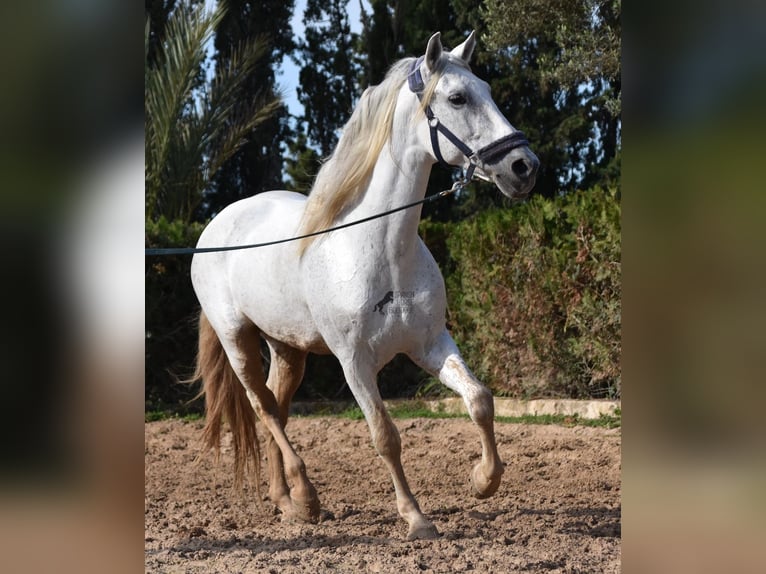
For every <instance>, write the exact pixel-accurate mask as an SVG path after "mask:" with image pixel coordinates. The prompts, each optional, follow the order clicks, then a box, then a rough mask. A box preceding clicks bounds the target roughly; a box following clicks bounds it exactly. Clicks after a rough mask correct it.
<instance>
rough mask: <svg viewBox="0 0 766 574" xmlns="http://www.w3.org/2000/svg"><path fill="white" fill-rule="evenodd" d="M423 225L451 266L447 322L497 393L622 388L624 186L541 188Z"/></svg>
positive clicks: (602, 393) (575, 393) (596, 392)
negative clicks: (517, 199) (506, 204)
mask: <svg viewBox="0 0 766 574" xmlns="http://www.w3.org/2000/svg"><path fill="white" fill-rule="evenodd" d="M422 231H423V236H424V239H425V241H426V242H428V243H433V252H434V253H435V254H436V255H437V258H440V259H441V261H440V264H441V265H442V269H443V270H444V271H445V278H446V281H447V291H448V297H449V309H450V312H449V317H448V323H449V327H450V330H451V331H452V334H453V336H454V337H455V339H456V341H457V343H458V345H459V347H460V348H461V351H462V352H463V355H464V357H465V359H466V362H467V363H468V364H469V365H470V366H471V368H472V369H473V370H474V372H475V373H476V375H477V376H479V378H481V379H482V380H483V381H484V382H485V383H486V384H487V385H489V386H490V387H491V388H492V390H493V391H494V392H495V393H496V394H500V395H506V396H515V397H522V398H531V397H544V396H555V397H571V398H584V397H595V398H607V397H609V398H612V397H619V396H620V352H621V341H620V324H621V321H620V312H621V310H620V281H621V277H620V275H621V265H620V203H619V192H617V191H616V190H602V189H598V188H597V189H593V190H589V191H580V192H575V193H570V194H567V195H564V196H561V197H558V198H556V199H553V200H549V199H545V198H542V197H539V196H536V197H534V198H532V199H531V200H530V201H528V202H526V203H524V204H520V205H517V206H515V207H512V208H509V209H504V210H500V209H495V210H490V211H486V212H483V213H481V214H479V215H478V216H476V217H474V218H473V219H470V220H467V221H463V222H461V223H459V224H456V225H455V224H453V225H449V224H434V223H430V222H423V225H422Z"/></svg>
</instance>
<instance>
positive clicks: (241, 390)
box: [194, 312, 261, 499]
mask: <svg viewBox="0 0 766 574" xmlns="http://www.w3.org/2000/svg"><path fill="white" fill-rule="evenodd" d="M199 379H202V390H201V391H200V396H204V397H205V411H206V416H205V428H204V430H203V431H202V442H203V446H204V449H205V451H206V452H210V451H211V450H212V451H213V452H214V453H215V457H216V459H218V458H219V457H220V453H221V431H222V425H223V421H224V420H226V422H228V423H229V428H230V429H231V434H232V445H233V447H234V485H235V488H237V489H240V488H241V487H242V483H243V481H244V479H245V477H251V476H254V478H255V486H256V492H258V498H259V499H260V480H259V478H260V473H261V451H260V447H259V445H258V433H257V430H256V420H257V417H256V415H255V411H254V410H253V407H252V405H251V404H250V401H249V400H248V398H247V394H246V392H245V387H244V386H243V385H242V383H240V381H239V379H238V378H237V375H236V374H235V373H234V370H233V369H232V368H231V365H230V364H229V359H228V358H227V357H226V353H225V352H224V350H223V346H222V345H221V341H220V340H219V339H218V335H217V334H216V332H215V331H214V330H213V327H212V326H211V325H210V322H209V321H208V319H207V317H206V316H205V314H204V313H203V312H200V316H199V350H198V352H197V368H196V370H195V372H194V380H199Z"/></svg>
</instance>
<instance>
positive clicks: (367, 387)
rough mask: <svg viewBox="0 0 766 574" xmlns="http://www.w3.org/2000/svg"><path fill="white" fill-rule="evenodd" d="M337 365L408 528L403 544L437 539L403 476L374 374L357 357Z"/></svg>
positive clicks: (393, 431) (397, 440)
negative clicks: (390, 482)
mask: <svg viewBox="0 0 766 574" xmlns="http://www.w3.org/2000/svg"><path fill="white" fill-rule="evenodd" d="M341 364H342V366H343V371H344V373H345V375H346V380H347V382H348V386H349V388H350V389H351V392H352V393H353V394H354V398H355V399H356V401H357V403H358V404H359V407H360V408H361V409H362V412H363V413H364V417H365V419H366V420H367V425H368V426H369V428H370V434H371V435H372V443H373V445H374V446H375V450H377V451H378V454H379V455H380V457H381V458H382V459H383V461H384V462H385V463H386V466H387V467H388V470H389V471H390V472H391V478H392V480H393V483H394V491H395V492H396V507H397V510H398V511H399V515H400V516H401V517H402V518H404V520H406V521H407V524H408V526H409V530H408V532H407V540H416V539H429V538H437V537H438V536H439V532H438V530H436V527H435V526H434V525H433V524H432V523H431V522H430V521H429V520H428V519H427V518H426V517H425V516H424V515H423V513H422V512H421V510H420V506H419V505H418V503H417V501H416V500H415V497H414V496H413V494H412V491H411V490H410V487H409V485H408V484H407V479H406V478H405V476H404V469H403V467H402V460H401V453H402V444H401V439H400V437H399V431H398V430H397V428H396V425H395V424H394V422H393V421H392V420H391V417H390V416H389V414H388V412H387V411H386V408H385V406H384V405H383V399H382V398H381V396H380V392H379V391H378V385H377V373H376V370H375V369H373V368H372V367H371V366H370V364H368V363H366V362H364V361H360V360H359V358H358V357H357V358H356V359H353V360H349V361H343V360H341Z"/></svg>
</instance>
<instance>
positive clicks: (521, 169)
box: [511, 159, 529, 178]
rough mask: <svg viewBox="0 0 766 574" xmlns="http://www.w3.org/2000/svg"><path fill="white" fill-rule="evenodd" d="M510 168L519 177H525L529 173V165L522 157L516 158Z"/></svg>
mask: <svg viewBox="0 0 766 574" xmlns="http://www.w3.org/2000/svg"><path fill="white" fill-rule="evenodd" d="M511 169H513V173H515V174H516V175H517V176H518V177H520V178H526V177H527V176H528V175H529V166H528V165H527V162H526V161H524V160H523V159H517V160H516V161H514V162H513V163H512V164H511Z"/></svg>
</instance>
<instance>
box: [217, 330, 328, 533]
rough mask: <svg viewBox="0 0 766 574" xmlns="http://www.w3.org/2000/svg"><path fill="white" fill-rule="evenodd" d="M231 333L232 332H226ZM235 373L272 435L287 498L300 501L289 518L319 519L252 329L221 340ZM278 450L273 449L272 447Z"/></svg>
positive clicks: (312, 491)
mask: <svg viewBox="0 0 766 574" xmlns="http://www.w3.org/2000/svg"><path fill="white" fill-rule="evenodd" d="M229 332H231V331H229ZM221 344H222V345H223V346H224V349H225V350H226V355H227V356H228V358H229V363H230V364H231V366H232V368H233V369H234V372H235V373H236V374H237V376H238V377H239V380H240V381H241V382H242V384H243V385H244V386H245V390H246V391H247V397H248V399H249V400H250V404H251V405H252V406H253V408H254V409H255V411H256V413H257V414H258V417H259V418H260V419H261V422H262V423H263V425H264V426H265V427H266V428H267V429H268V431H269V433H270V434H271V439H270V440H269V453H270V455H271V453H272V452H274V450H279V451H280V454H281V461H283V463H284V471H285V472H286V474H287V478H288V479H289V480H290V481H291V482H292V484H293V488H292V490H291V491H290V498H291V499H292V500H293V501H301V502H302V504H300V505H298V504H293V505H292V506H291V513H290V515H291V516H292V517H295V518H299V519H300V520H304V521H306V522H316V521H317V520H318V519H319V500H318V499H317V495H316V490H315V489H314V487H313V485H312V484H311V482H309V480H308V477H307V476H306V466H305V465H304V463H303V460H301V458H300V456H298V454H297V453H296V452H295V450H294V449H293V447H292V445H291V444H290V441H289V440H288V439H287V435H285V430H284V425H283V422H282V417H281V414H280V409H279V406H278V404H277V400H276V398H275V397H274V393H272V391H271V389H270V388H269V387H267V386H266V381H265V380H264V375H263V364H262V361H261V337H260V332H259V330H258V328H257V327H256V326H255V325H252V324H247V325H245V326H241V327H239V328H237V329H236V330H234V335H233V336H231V337H227V338H222V339H221ZM274 443H275V444H276V445H277V449H272V444H274Z"/></svg>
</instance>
